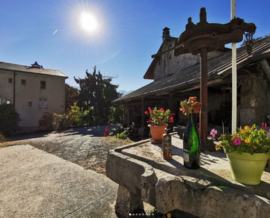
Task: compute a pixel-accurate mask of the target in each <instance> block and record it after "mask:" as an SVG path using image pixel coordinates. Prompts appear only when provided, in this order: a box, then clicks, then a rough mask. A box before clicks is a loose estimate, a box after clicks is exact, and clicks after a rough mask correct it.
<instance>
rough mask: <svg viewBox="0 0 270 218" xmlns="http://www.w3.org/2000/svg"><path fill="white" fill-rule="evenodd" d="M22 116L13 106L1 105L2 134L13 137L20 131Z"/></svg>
mask: <svg viewBox="0 0 270 218" xmlns="http://www.w3.org/2000/svg"><path fill="white" fill-rule="evenodd" d="M20 120H21V119H20V115H19V114H18V112H17V111H16V110H15V108H14V106H13V105H12V104H2V105H0V133H2V134H4V135H11V134H13V133H15V132H16V131H18V130H19V122H20Z"/></svg>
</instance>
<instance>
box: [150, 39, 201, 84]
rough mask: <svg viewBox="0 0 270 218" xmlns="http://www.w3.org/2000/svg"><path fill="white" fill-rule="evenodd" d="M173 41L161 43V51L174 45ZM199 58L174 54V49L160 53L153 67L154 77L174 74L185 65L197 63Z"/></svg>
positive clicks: (185, 66) (158, 77)
mask: <svg viewBox="0 0 270 218" xmlns="http://www.w3.org/2000/svg"><path fill="white" fill-rule="evenodd" d="M174 45H175V41H173V40H171V41H166V42H165V43H164V44H163V47H162V51H166V50H168V49H170V48H172V47H174ZM198 61H199V58H198V56H197V55H192V54H190V53H189V54H183V55H179V56H174V51H173V50H171V51H169V52H166V53H164V54H162V55H161V57H160V61H159V64H157V65H156V67H155V73H154V79H155V80H157V79H160V78H162V77H164V76H167V75H171V74H175V73H177V72H179V71H181V70H183V69H185V68H187V67H190V66H192V65H194V64H197V63H198Z"/></svg>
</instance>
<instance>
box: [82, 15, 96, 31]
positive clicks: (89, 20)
mask: <svg viewBox="0 0 270 218" xmlns="http://www.w3.org/2000/svg"><path fill="white" fill-rule="evenodd" d="M80 23H81V26H82V28H84V29H85V30H86V31H88V32H93V31H94V30H96V29H97V20H96V18H95V17H94V16H93V15H91V14H89V13H86V12H84V11H83V12H82V13H81V17H80Z"/></svg>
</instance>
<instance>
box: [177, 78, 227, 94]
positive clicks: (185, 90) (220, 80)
mask: <svg viewBox="0 0 270 218" xmlns="http://www.w3.org/2000/svg"><path fill="white" fill-rule="evenodd" d="M222 81H223V80H222V79H214V80H210V81H208V82H207V85H211V84H214V83H219V82H222ZM199 88H200V84H198V85H195V86H192V87H190V88H187V89H182V90H179V92H188V91H191V90H194V89H199Z"/></svg>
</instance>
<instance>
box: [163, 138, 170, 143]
mask: <svg viewBox="0 0 270 218" xmlns="http://www.w3.org/2000/svg"><path fill="white" fill-rule="evenodd" d="M163 142H164V144H171V139H170V138H168V139H164V141H163Z"/></svg>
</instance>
